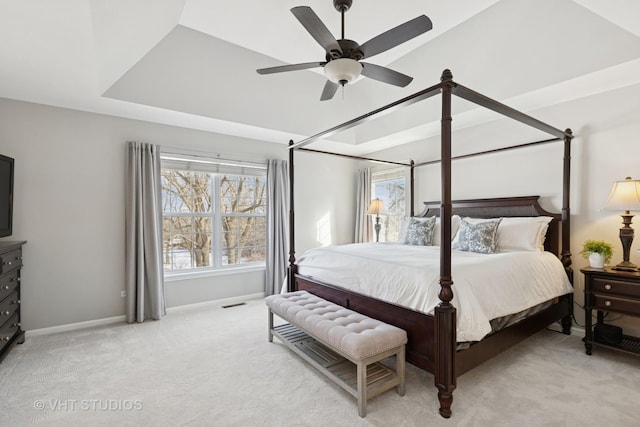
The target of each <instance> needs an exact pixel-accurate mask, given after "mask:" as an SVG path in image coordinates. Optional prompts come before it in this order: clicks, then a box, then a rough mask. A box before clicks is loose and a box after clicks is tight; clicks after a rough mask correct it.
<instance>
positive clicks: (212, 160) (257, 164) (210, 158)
mask: <svg viewBox="0 0 640 427" xmlns="http://www.w3.org/2000/svg"><path fill="white" fill-rule="evenodd" d="M169 156H176V158H170V157H169ZM160 158H161V159H167V160H183V161H189V160H190V161H193V162H196V163H208V164H219V165H225V164H226V165H230V166H243V167H247V168H255V169H266V168H267V162H266V160H261V161H255V160H246V159H234V158H230V157H223V155H221V154H214V153H204V152H197V151H191V152H190V150H188V149H185V150H182V149H180V148H169V150H166V149H164V148H163V147H160ZM197 159H203V160H197Z"/></svg>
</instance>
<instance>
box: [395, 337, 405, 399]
mask: <svg viewBox="0 0 640 427" xmlns="http://www.w3.org/2000/svg"><path fill="white" fill-rule="evenodd" d="M404 347H405V346H401V347H400V351H399V352H398V354H396V375H398V377H400V384H398V387H396V391H397V392H398V394H399V395H400V396H404V392H405V386H404V377H405V348H404Z"/></svg>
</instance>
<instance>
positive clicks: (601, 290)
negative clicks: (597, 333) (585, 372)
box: [580, 268, 640, 356]
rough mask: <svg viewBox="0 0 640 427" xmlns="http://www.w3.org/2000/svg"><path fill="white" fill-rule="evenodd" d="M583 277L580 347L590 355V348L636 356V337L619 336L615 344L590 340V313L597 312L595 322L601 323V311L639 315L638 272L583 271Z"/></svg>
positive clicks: (638, 341) (639, 345) (638, 344)
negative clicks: (582, 344) (619, 339)
mask: <svg viewBox="0 0 640 427" xmlns="http://www.w3.org/2000/svg"><path fill="white" fill-rule="evenodd" d="M580 271H581V272H582V273H583V274H584V278H585V280H584V317H585V326H584V332H585V333H584V335H585V336H584V340H583V341H584V346H585V349H586V352H587V354H589V355H590V354H591V349H592V348H593V346H600V347H606V348H610V349H613V350H618V351H622V352H625V353H629V354H633V355H636V356H640V338H636V337H632V336H628V335H623V337H622V342H621V343H620V344H618V345H611V344H605V343H602V342H598V341H596V340H595V339H594V334H593V322H592V317H591V313H592V311H593V310H597V323H596V324H600V325H602V324H604V312H605V311H606V312H610V313H620V314H625V315H631V316H640V273H639V272H629V271H619V270H612V269H610V268H605V269H597V268H583V269H582V270H580Z"/></svg>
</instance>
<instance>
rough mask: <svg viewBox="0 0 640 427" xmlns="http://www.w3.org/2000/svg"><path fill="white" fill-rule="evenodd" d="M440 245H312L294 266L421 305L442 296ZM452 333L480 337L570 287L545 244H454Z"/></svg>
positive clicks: (428, 306) (425, 307)
mask: <svg viewBox="0 0 640 427" xmlns="http://www.w3.org/2000/svg"><path fill="white" fill-rule="evenodd" d="M439 260H440V248H439V247H438V246H411V245H402V244H398V243H364V244H351V245H344V246H329V247H324V248H317V249H312V250H310V251H308V252H306V253H305V254H304V255H303V256H302V257H300V259H298V262H297V265H298V273H299V274H301V275H303V276H308V277H312V278H314V279H317V280H319V281H321V282H325V283H329V284H333V285H337V286H340V287H343V288H345V289H349V290H351V291H354V292H357V293H360V294H364V295H368V296H372V297H375V298H377V299H381V300H384V301H387V302H392V303H395V304H398V305H402V306H404V307H408V308H411V309H414V310H417V311H422V312H425V313H433V309H434V307H435V306H436V305H437V304H438V303H439V302H440V300H439V299H438V292H439V291H440V284H439V283H438V282H439V280H440V261H439ZM451 270H452V272H451V276H452V279H453V282H454V284H453V293H454V297H453V301H452V303H453V305H454V306H455V307H456V308H457V324H458V333H457V341H458V342H464V341H478V340H480V339H482V338H483V337H484V336H485V335H486V334H488V333H489V332H491V326H490V324H489V321H490V320H491V319H495V318H497V317H502V316H506V315H508V314H513V313H517V312H519V311H522V310H525V309H527V308H529V307H532V306H534V305H536V304H540V303H542V302H545V301H547V300H550V299H553V298H555V297H558V296H560V295H564V294H567V293H571V292H573V289H572V287H571V284H570V283H569V280H568V279H567V276H566V274H565V272H564V268H563V267H562V264H561V263H560V261H559V260H558V258H557V257H556V256H555V255H553V254H552V253H549V252H510V253H499V254H491V255H485V254H477V253H473V252H461V251H455V250H454V251H452V262H451Z"/></svg>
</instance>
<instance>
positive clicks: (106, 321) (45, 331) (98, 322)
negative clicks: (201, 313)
mask: <svg viewBox="0 0 640 427" xmlns="http://www.w3.org/2000/svg"><path fill="white" fill-rule="evenodd" d="M260 298H264V292H259V293H255V294H249V295H241V296H237V297H231V298H223V299H218V300H213V301H205V302H198V303H194V304H186V305H178V306H175V307H167V314H170V313H179V312H183V311H188V310H195V309H199V308H206V307H221V306H223V305H233V304H239V303H242V302H245V301H249V300H253V299H260ZM125 321H126V317H125V316H124V315H122V316H114V317H106V318H103V319H95V320H87V321H85V322H76V323H68V324H66V325H58V326H51V327H48V328H39V329H31V330H29V331H25V336H26V337H27V338H28V337H36V336H39V335H50V334H57V333H60V332H69V331H75V330H78V329H86V328H93V327H96V326H104V325H111V324H114V323H122V322H125Z"/></svg>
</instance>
